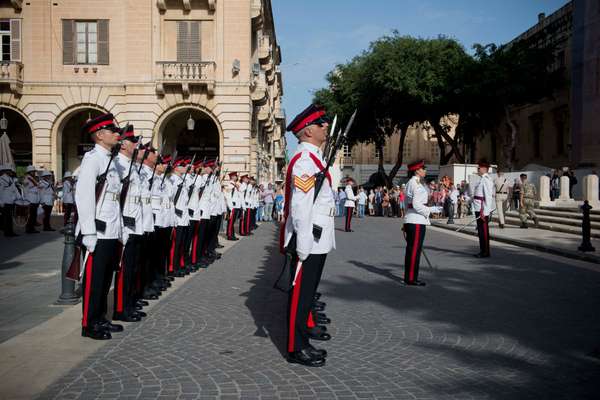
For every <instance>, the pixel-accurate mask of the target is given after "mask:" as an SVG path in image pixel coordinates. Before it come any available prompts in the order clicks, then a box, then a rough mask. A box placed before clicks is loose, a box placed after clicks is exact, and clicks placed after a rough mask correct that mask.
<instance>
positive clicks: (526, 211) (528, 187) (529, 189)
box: [519, 174, 539, 229]
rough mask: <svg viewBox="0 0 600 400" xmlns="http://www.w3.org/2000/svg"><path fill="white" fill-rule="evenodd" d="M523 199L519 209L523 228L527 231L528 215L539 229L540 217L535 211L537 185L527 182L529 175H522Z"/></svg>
mask: <svg viewBox="0 0 600 400" xmlns="http://www.w3.org/2000/svg"><path fill="white" fill-rule="evenodd" d="M520 176H521V198H520V203H521V204H520V207H519V218H520V219H521V228H523V229H527V215H529V216H530V217H531V218H532V219H533V221H534V223H535V226H536V227H537V226H538V225H539V222H538V217H537V215H535V212H534V211H533V207H534V201H535V198H536V197H537V192H536V189H535V185H533V184H532V183H529V182H527V175H526V174H521V175H520Z"/></svg>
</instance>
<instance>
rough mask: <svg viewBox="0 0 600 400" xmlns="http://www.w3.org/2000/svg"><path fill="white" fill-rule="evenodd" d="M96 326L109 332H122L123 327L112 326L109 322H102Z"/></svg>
mask: <svg viewBox="0 0 600 400" xmlns="http://www.w3.org/2000/svg"><path fill="white" fill-rule="evenodd" d="M98 325H100V326H101V327H102V328H103V329H105V330H107V331H109V332H123V325H119V324H113V323H111V322H110V321H102V322H100V323H99V324H98Z"/></svg>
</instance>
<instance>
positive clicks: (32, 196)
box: [23, 165, 40, 233]
mask: <svg viewBox="0 0 600 400" xmlns="http://www.w3.org/2000/svg"><path fill="white" fill-rule="evenodd" d="M25 172H26V175H25V178H24V179H23V197H24V200H25V201H27V202H28V203H29V218H28V219H27V225H26V226H25V233H39V231H37V230H36V229H35V227H36V226H37V225H38V223H37V210H38V207H39V206H40V182H39V181H38V177H37V171H36V169H35V167H34V166H33V165H29V166H27V168H26V170H25Z"/></svg>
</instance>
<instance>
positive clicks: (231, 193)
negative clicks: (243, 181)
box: [226, 171, 242, 240]
mask: <svg viewBox="0 0 600 400" xmlns="http://www.w3.org/2000/svg"><path fill="white" fill-rule="evenodd" d="M227 189H228V191H227V196H226V200H227V208H228V209H229V221H228V222H227V240H238V238H237V237H235V221H236V220H237V219H238V218H239V217H240V211H241V207H242V202H241V195H240V183H239V182H238V174H237V172H235V171H234V172H230V173H229V181H228V183H227Z"/></svg>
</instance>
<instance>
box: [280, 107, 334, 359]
mask: <svg viewBox="0 0 600 400" xmlns="http://www.w3.org/2000/svg"><path fill="white" fill-rule="evenodd" d="M328 126H329V120H328V119H327V118H326V117H325V111H324V110H323V109H322V108H320V107H316V106H314V105H310V106H309V107H308V108H307V109H305V110H304V111H303V112H302V113H300V114H299V115H298V116H297V117H296V118H295V119H294V120H293V121H292V122H291V123H290V125H289V126H288V127H287V130H288V131H292V132H293V133H294V135H296V137H297V138H298V140H299V141H300V144H299V145H298V147H297V149H296V153H295V154H294V156H293V157H292V159H291V160H290V163H289V165H288V169H287V174H286V192H285V210H284V218H285V222H284V225H285V232H284V233H285V235H284V237H283V239H284V240H283V243H281V245H282V246H281V247H288V246H289V245H290V242H292V237H295V249H294V250H293V252H294V253H295V255H296V257H295V260H294V265H293V271H294V272H293V274H292V276H293V282H292V290H291V291H290V295H289V308H288V348H287V350H288V361H289V362H293V363H299V364H302V365H306V366H310V367H320V366H323V365H325V357H326V356H327V352H326V351H325V350H320V349H316V348H315V347H313V346H312V345H311V343H310V341H309V339H318V340H319V339H320V340H327V339H328V338H329V335H327V337H322V336H321V337H315V336H314V334H313V333H312V332H311V329H309V327H308V321H309V314H310V311H311V306H312V305H313V302H314V299H315V294H316V291H317V286H318V283H319V282H318V281H319V276H320V274H321V272H322V270H323V267H324V265H325V260H326V259H327V253H329V252H330V251H331V250H332V249H334V248H335V231H334V215H335V200H334V193H333V190H332V186H331V176H329V172H328V171H324V172H325V173H326V177H327V179H325V180H324V181H323V186H322V187H321V190H320V191H319V192H318V195H317V196H316V198H315V183H316V175H317V174H318V173H319V172H321V171H323V170H324V169H325V165H326V162H325V161H324V160H323V158H322V155H321V149H320V148H321V146H322V145H323V144H324V143H325V141H326V140H327V128H328ZM289 250H291V249H289Z"/></svg>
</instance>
